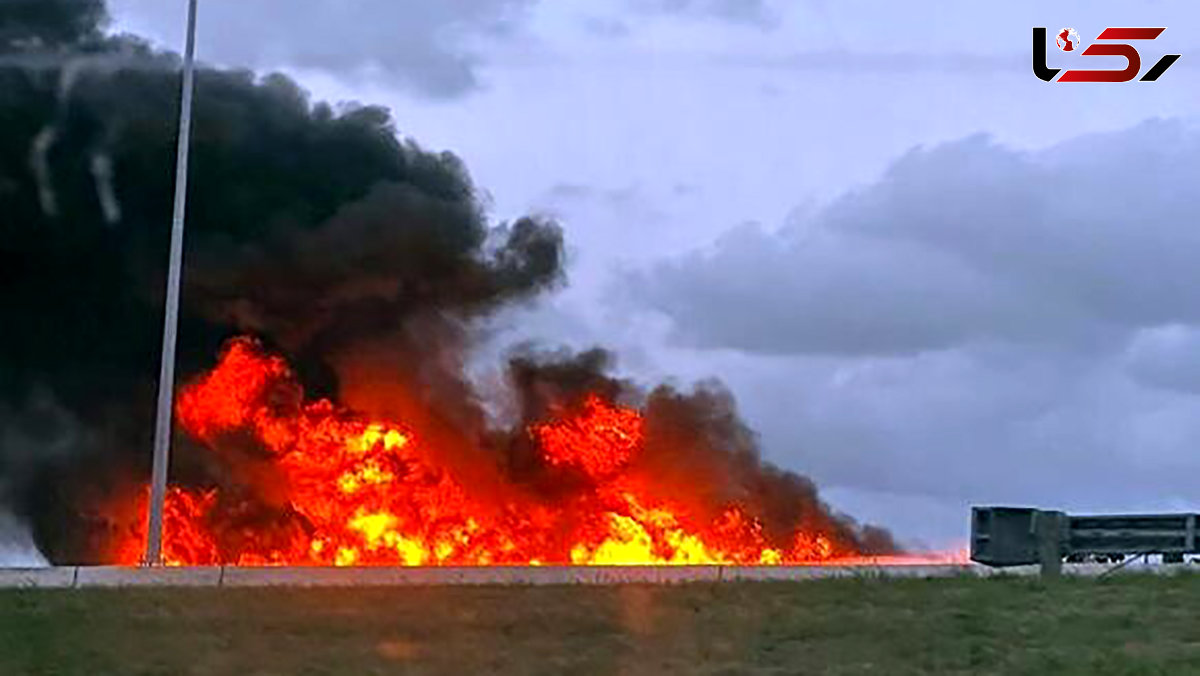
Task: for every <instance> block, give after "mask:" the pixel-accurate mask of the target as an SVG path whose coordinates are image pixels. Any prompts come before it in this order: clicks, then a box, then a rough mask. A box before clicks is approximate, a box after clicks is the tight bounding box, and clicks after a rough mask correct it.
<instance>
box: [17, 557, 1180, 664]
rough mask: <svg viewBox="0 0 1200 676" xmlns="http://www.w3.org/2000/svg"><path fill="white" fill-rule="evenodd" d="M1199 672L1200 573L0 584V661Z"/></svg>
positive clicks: (21, 662) (18, 662)
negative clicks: (423, 584) (721, 580)
mask: <svg viewBox="0 0 1200 676" xmlns="http://www.w3.org/2000/svg"><path fill="white" fill-rule="evenodd" d="M1169 671H1173V672H1175V673H1198V672H1200V576H1192V575H1181V576H1176V577H1161V578H1160V577H1156V576H1150V575H1136V576H1125V577H1116V578H1112V579H1108V580H1095V579H1066V580H1062V581H1060V582H1056V583H1053V584H1044V583H1041V582H1039V581H1037V580H1036V579H1026V578H996V579H985V580H980V579H968V578H962V579H948V580H947V579H943V580H866V579H862V580H826V581H816V582H802V583H757V584H754V583H746V584H724V585H709V584H703V585H687V586H677V587H657V586H648V585H631V586H626V587H478V588H471V587H451V588H395V587H393V588H358V589H329V588H326V589H192V590H189V589H129V590H74V591H73V590H40V591H39V590H7V591H0V674H3V675H4V676H16V675H23V674H36V675H42V674H45V675H50V674H80V675H84V674H86V675H88V676H92V675H97V674H162V675H164V676H165V675H171V676H175V675H177V674H179V675H184V674H195V675H205V676H207V675H210V674H222V675H224V674H232V675H235V676H251V675H256V674H263V675H266V674H313V675H317V674H352V675H354V676H359V675H368V674H454V675H456V676H457V675H459V674H462V675H470V674H492V673H497V674H573V675H574V674H606V675H610V674H611V675H617V674H689V675H690V674H730V675H733V674H806V673H830V674H889V675H891V674H926V673H958V674H992V673H1005V674H1008V673H1012V674H1062V673H1078V674H1157V673H1167V672H1169Z"/></svg>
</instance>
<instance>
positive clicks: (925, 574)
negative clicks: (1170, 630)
mask: <svg viewBox="0 0 1200 676" xmlns="http://www.w3.org/2000/svg"><path fill="white" fill-rule="evenodd" d="M1190 569H1191V568H1190V567H1189V566H1187V565H1186V564H1180V565H1156V566H1130V567H1128V568H1124V569H1122V570H1121V571H1119V572H1120V573H1121V574H1136V573H1149V574H1159V575H1171V574H1175V573H1179V572H1183V571H1186V570H1190ZM1111 570H1112V567H1111V566H1106V565H1100V564H1078V565H1076V564H1068V565H1066V566H1064V567H1063V573H1064V574H1067V575H1078V576H1096V575H1100V574H1104V573H1106V572H1109V571H1111ZM1037 573H1038V567H1037V566H1018V567H1015V568H988V567H986V566H980V565H976V564H963V563H950V564H909V565H841V566H491V567H471V568H449V567H447V568H406V567H382V566H380V567H361V568H358V567H351V568H322V567H261V568H256V567H237V566H228V567H219V566H213V567H186V568H183V567H181V568H175V567H166V568H136V567H125V566H79V567H74V566H64V567H51V568H24V569H22V568H9V569H5V568H0V588H26V587H28V588H82V587H339V586H358V587H363V586H367V587H369V586H381V587H393V586H461V585H620V584H684V583H694V582H713V583H717V582H743V581H744V582H753V581H797V582H798V581H803V580H817V579H827V578H846V577H870V578H944V577H956V576H976V577H987V576H993V575H1020V576H1028V575H1036V574H1037Z"/></svg>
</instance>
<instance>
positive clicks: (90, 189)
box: [0, 0, 893, 562]
mask: <svg viewBox="0 0 1200 676" xmlns="http://www.w3.org/2000/svg"><path fill="white" fill-rule="evenodd" d="M104 16H105V15H104V7H103V4H102V2H101V0H0V318H2V326H3V330H0V512H4V511H11V512H12V513H14V514H15V515H17V517H18V518H20V519H22V520H24V521H25V522H26V523H28V524H30V525H31V527H32V530H33V533H34V537H35V540H36V542H37V544H38V546H39V547H40V548H41V550H42V552H43V553H44V554H45V555H46V556H47V557H48V558H49V559H50V560H52V561H56V562H95V561H96V560H97V559H98V558H99V557H101V552H103V551H104V548H105V541H106V539H109V538H111V536H112V532H111V529H112V527H113V526H112V524H113V521H114V516H113V515H112V514H109V513H106V511H105V510H106V509H107V508H108V506H111V505H112V504H113V498H114V496H119V495H128V494H129V493H130V491H137V490H138V489H139V487H140V486H141V485H142V484H143V483H144V481H145V480H146V477H147V476H148V471H149V457H150V452H149V449H150V441H151V434H152V429H153V424H152V412H153V396H154V392H155V386H156V383H155V377H156V374H157V360H158V357H159V341H160V330H161V322H162V305H163V296H164V293H163V286H164V279H165V269H164V266H165V260H166V250H167V245H168V236H169V227H168V225H169V222H170V214H171V196H172V186H173V180H174V176H173V166H174V164H173V154H174V144H175V134H176V129H175V115H176V114H177V105H178V88H179V77H178V66H179V62H178V58H177V57H176V56H175V55H173V54H170V53H163V52H156V51H155V50H153V49H151V48H150V47H148V46H147V45H146V44H145V43H143V42H141V41H139V40H138V39H136V38H133V37H128V36H121V37H111V36H107V35H105V33H104V32H103V30H102V28H103V21H104ZM397 132H398V130H397V129H396V128H395V127H394V124H393V121H392V119H391V118H390V116H389V114H388V112H387V111H385V110H384V109H381V108H377V107H372V106H362V105H357V104H348V105H342V106H337V107H335V106H331V105H329V104H326V103H313V102H311V101H310V100H309V98H308V96H307V94H306V93H305V92H304V91H303V90H301V89H300V88H299V87H298V86H297V85H296V84H295V83H293V82H292V81H290V80H288V79H287V78H285V77H283V76H280V75H270V76H266V77H257V76H256V75H254V74H253V73H249V72H245V71H238V70H217V69H212V68H202V69H201V70H200V71H199V73H198V76H197V98H196V109H195V127H194V132H193V134H194V135H193V150H192V166H193V170H192V176H191V191H190V195H189V208H188V214H187V218H188V222H187V228H188V234H187V241H186V247H185V261H186V264H185V272H184V289H183V309H182V316H181V326H180V344H179V377H180V380H181V381H183V380H186V379H189V378H191V377H192V376H194V375H195V374H197V373H198V372H200V371H202V370H204V369H206V368H209V367H211V365H212V363H213V359H214V357H215V355H216V354H218V352H219V351H220V348H221V346H222V344H223V343H225V341H226V340H228V339H229V338H230V337H232V336H235V335H239V334H253V335H255V336H257V337H258V338H259V339H260V340H262V341H263V342H264V343H266V344H267V345H268V346H269V347H270V348H271V349H274V350H277V351H279V352H281V353H283V354H286V355H287V356H288V358H289V361H290V362H291V363H292V364H293V365H294V367H295V368H296V369H297V371H298V375H299V377H300V378H301V379H302V380H303V382H304V385H305V387H306V388H307V390H308V391H309V392H310V393H312V394H314V395H319V396H328V397H334V398H337V399H339V400H341V401H342V402H344V403H346V404H349V405H350V406H352V407H355V408H358V409H359V410H363V411H364V412H366V413H369V414H378V415H395V416H403V419H405V420H407V421H411V424H412V425H413V426H414V427H417V428H419V429H421V430H422V432H423V433H424V434H425V436H426V437H427V438H431V439H432V440H434V441H435V442H437V444H436V445H437V446H438V447H439V448H444V449H446V450H445V453H446V455H447V458H446V460H447V462H448V463H451V466H452V467H455V469H456V470H457V471H460V472H462V473H464V474H466V475H468V476H469V474H470V473H471V472H479V474H480V485H481V486H484V485H486V483H487V481H489V479H488V477H490V476H492V475H493V474H495V473H496V472H497V471H498V472H499V473H501V474H503V475H504V476H508V477H514V478H516V479H517V480H518V481H519V482H521V483H523V484H524V485H528V486H530V487H533V488H534V489H535V490H546V491H553V490H555V488H554V487H555V486H556V485H557V484H558V483H560V482H562V481H570V480H576V481H582V480H585V478H580V477H574V478H571V477H562V476H557V477H556V476H548V475H546V473H545V470H544V468H541V469H539V468H538V467H537V466H536V463H533V462H531V461H530V451H529V449H528V448H526V447H525V445H527V444H528V443H529V442H528V435H522V434H517V433H513V432H497V431H495V430H491V429H489V426H488V423H487V417H486V416H485V414H484V409H483V407H482V406H481V405H480V403H479V402H478V401H477V398H476V395H475V393H474V392H473V391H472V389H471V387H470V386H469V384H468V383H467V380H466V377H465V376H464V368H463V365H464V363H465V361H466V359H467V355H468V352H469V350H470V348H471V346H472V341H473V339H474V338H475V337H476V336H475V331H474V330H473V327H474V325H475V323H476V320H478V319H479V318H481V317H484V316H486V315H488V314H489V313H493V312H495V311H496V310H498V309H500V308H503V307H505V306H506V305H508V304H511V303H515V302H522V301H527V300H530V299H533V298H535V297H536V296H537V295H538V294H540V293H542V292H544V291H546V290H548V289H551V288H553V287H554V286H555V285H557V284H559V283H561V282H562V280H563V270H562V265H563V255H562V237H561V233H560V230H559V228H558V226H557V225H556V224H555V223H553V222H547V221H543V220H539V219H535V218H523V219H519V220H517V221H515V222H512V223H504V224H499V225H490V224H489V223H488V221H487V218H486V215H485V214H484V212H483V208H482V206H481V204H480V201H479V200H478V199H477V194H476V190H475V188H474V186H473V185H472V184H471V181H470V179H469V177H468V175H467V173H466V170H465V169H464V167H463V166H462V164H461V163H460V161H459V160H458V159H457V158H456V157H454V156H453V155H451V154H449V153H433V152H429V151H426V150H424V149H422V148H420V147H419V146H417V145H416V144H415V143H414V142H411V141H403V140H398V133H397ZM607 367H608V357H607V356H606V355H605V354H604V353H603V352H600V351H596V352H589V353H585V354H581V355H562V356H556V357H552V358H547V357H546V356H544V355H542V356H538V355H535V354H522V355H519V356H515V357H514V358H513V359H512V362H511V368H510V374H511V380H512V384H513V386H514V388H513V389H514V391H515V392H516V395H517V396H518V398H519V400H520V406H519V408H520V412H521V416H520V417H521V419H522V422H520V423H518V427H516V428H514V429H520V427H519V425H521V424H524V422H525V421H529V420H537V419H540V418H541V417H543V416H544V415H545V414H546V413H547V411H548V410H550V409H551V408H552V407H555V406H559V407H561V406H570V405H572V402H573V401H575V400H578V398H579V397H580V396H582V393H583V392H596V393H600V394H602V395H604V396H607V397H611V398H614V399H617V398H627V399H628V398H635V399H639V400H640V403H641V404H642V405H644V406H645V410H646V415H647V426H648V432H647V433H648V441H647V444H648V446H647V447H648V451H647V453H646V454H645V457H644V458H642V459H641V460H639V462H643V463H645V468H644V471H646V472H654V473H657V474H659V475H661V476H662V477H663V478H664V486H669V487H672V488H671V490H673V491H676V492H677V493H678V496H679V497H681V498H684V499H689V500H694V501H697V502H698V503H704V504H708V503H709V501H710V500H728V499H738V500H744V501H747V502H748V503H750V504H753V505H755V506H756V511H757V512H760V513H761V514H762V515H763V517H764V524H765V527H766V528H768V529H771V528H778V529H784V528H787V527H794V526H795V524H797V523H802V522H804V520H806V519H808V520H819V521H821V522H822V523H823V524H827V525H830V526H831V528H833V529H834V530H836V531H837V532H838V533H840V534H841V537H842V538H844V541H845V542H847V543H850V544H851V545H852V546H853V547H855V548H857V549H860V550H864V549H865V550H874V551H883V550H889V549H892V548H893V545H892V544H891V541H890V539H889V538H888V537H887V536H886V534H882V533H879V532H876V531H874V530H870V529H860V528H858V527H857V526H855V525H854V524H853V523H852V522H850V521H848V520H845V519H841V518H840V517H836V516H834V515H832V514H830V513H829V511H828V510H827V509H825V508H824V506H823V505H821V503H820V502H819V501H818V499H817V495H816V491H815V489H814V488H813V486H812V484H811V483H810V482H808V481H807V480H806V479H803V478H801V477H798V476H796V475H793V474H789V473H786V472H781V471H778V470H775V469H772V468H769V467H765V468H764V466H763V465H762V463H761V462H760V461H759V457H758V452H757V449H756V447H755V442H754V438H753V435H752V434H751V433H750V431H749V430H747V429H746V428H745V427H744V426H743V425H742V423H741V422H739V421H738V419H737V417H736V415H735V413H734V407H733V403H732V400H731V399H730V398H729V396H728V394H726V393H725V392H724V391H723V390H722V389H720V388H719V387H718V386H704V387H701V388H700V389H698V390H697V391H695V392H693V393H681V392H678V391H674V390H671V389H669V388H660V389H657V390H654V391H651V392H648V393H641V392H638V391H637V389H636V388H634V387H633V386H632V385H630V384H628V383H622V382H618V381H616V380H613V379H612V378H610V377H608V376H607V375H605V373H606V369H607ZM176 447H177V449H178V450H177V453H176V458H175V464H174V466H173V468H172V480H173V481H176V482H182V483H185V484H194V485H213V484H221V483H222V482H229V481H236V480H237V477H236V476H234V475H231V474H230V473H229V472H227V471H225V470H223V469H222V468H220V467H214V466H213V464H212V462H210V461H207V460H205V459H204V458H203V457H202V456H201V455H200V454H198V453H195V452H194V451H195V442H194V441H191V440H188V439H186V438H179V439H178V440H177V445H176ZM480 468H486V469H480ZM698 487H699V488H698ZM697 490H701V491H718V492H720V493H721V495H714V496H697V495H696V494H695V491H697Z"/></svg>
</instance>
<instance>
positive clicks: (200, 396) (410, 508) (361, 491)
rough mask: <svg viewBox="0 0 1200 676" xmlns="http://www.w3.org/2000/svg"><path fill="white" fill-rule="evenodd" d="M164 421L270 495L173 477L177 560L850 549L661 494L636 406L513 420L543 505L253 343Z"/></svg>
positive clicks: (614, 558)
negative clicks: (315, 394)
mask: <svg viewBox="0 0 1200 676" xmlns="http://www.w3.org/2000/svg"><path fill="white" fill-rule="evenodd" d="M176 414H177V419H178V421H179V423H180V425H181V426H182V428H183V429H184V430H185V431H186V432H187V433H188V435H189V436H191V437H192V438H193V439H194V440H195V441H197V442H198V443H199V444H200V445H201V446H203V447H204V448H208V449H216V448H219V447H236V448H239V449H242V452H243V453H244V454H246V456H248V457H253V458H256V461H257V462H258V464H259V465H260V466H261V467H260V470H258V471H259V472H260V474H266V475H268V476H269V477H270V483H271V485H272V486H273V487H274V489H273V490H274V495H273V496H272V497H271V500H270V505H269V510H268V511H270V513H271V514H272V515H273V517H272V518H269V519H264V518H263V516H262V512H263V506H262V498H261V494H256V497H255V499H254V500H253V501H251V500H249V499H247V498H246V496H245V495H242V494H240V493H239V491H237V490H235V489H230V488H228V487H227V486H223V487H220V488H218V487H209V488H203V489H198V488H187V487H183V486H176V485H173V486H171V487H170V489H169V491H168V496H167V504H166V512H165V519H164V521H165V524H164V545H163V546H164V559H165V561H166V562H167V563H169V564H173V565H204V564H235V565H285V564H286V565H339V566H348V565H407V566H441V565H496V564H510V565H511V564H520V565H542V564H547V565H549V564H591V565H601V564H781V563H808V562H816V561H824V560H829V559H831V558H834V557H839V556H846V555H852V554H855V553H856V552H854V551H849V550H847V549H846V548H845V546H844V545H841V544H839V542H838V539H837V537H836V536H835V535H834V534H833V533H829V532H822V531H821V530H820V528H812V527H804V528H800V527H797V528H796V529H795V530H794V531H793V532H791V533H789V534H788V535H787V536H786V537H785V538H780V537H778V536H776V537H775V538H774V539H771V538H769V537H768V536H767V535H766V534H765V532H764V528H763V526H762V524H761V522H760V521H759V520H758V519H757V518H756V517H755V516H754V515H753V514H752V513H750V511H749V510H748V509H747V508H746V507H745V506H744V505H742V504H738V503H737V502H735V501H731V502H729V503H728V504H722V505H719V507H718V509H716V510H715V511H714V510H711V509H710V510H701V509H695V508H693V507H692V506H690V505H687V504H683V503H682V502H680V501H678V500H674V499H672V498H670V497H664V494H663V493H662V492H660V491H656V490H655V483H654V482H655V477H654V476H653V475H652V473H647V472H644V471H642V472H639V471H635V470H634V469H633V467H634V465H635V464H636V460H637V458H638V456H639V454H640V453H641V452H642V451H643V448H644V445H645V432H646V430H645V419H644V416H643V413H642V412H641V411H639V410H637V409H636V408H632V407H628V406H623V405H619V404H617V403H615V402H613V401H609V400H606V399H605V398H604V397H602V396H600V395H598V394H590V395H587V396H585V397H583V398H582V399H581V400H580V401H577V402H570V403H567V404H564V406H563V407H562V408H561V410H560V411H558V413H557V414H556V415H554V416H553V417H551V418H550V419H546V420H542V421H540V422H537V423H535V424H531V425H528V427H527V428H526V429H525V433H526V434H528V435H529V442H530V443H531V444H533V448H535V449H536V461H537V462H539V463H542V464H543V465H544V466H545V467H547V468H553V469H554V470H555V471H559V472H561V473H562V474H561V476H564V477H571V480H570V481H567V482H566V483H567V485H565V486H564V487H563V488H562V490H557V491H555V492H554V496H553V497H552V498H547V497H540V498H539V497H538V496H536V495H531V494H529V493H530V492H528V491H527V492H526V493H522V491H521V489H520V486H518V485H514V486H511V487H509V489H508V490H506V491H504V492H500V494H499V495H497V491H495V490H492V489H490V488H489V489H481V488H479V487H477V486H475V485H474V484H473V483H472V481H471V480H470V479H467V478H465V477H463V476H459V475H458V474H461V473H456V472H455V471H454V470H453V469H452V468H451V467H449V466H446V464H445V463H440V462H439V461H438V456H437V455H436V454H435V453H431V452H430V451H431V449H430V448H429V447H428V446H426V445H425V442H423V440H422V436H421V435H420V434H419V433H418V431H416V430H413V429H410V428H409V427H406V426H405V424H403V423H402V422H396V421H385V420H370V419H366V418H364V417H363V416H360V415H357V414H355V413H354V412H352V411H349V410H345V409H343V408H340V407H338V406H336V405H335V404H333V403H331V402H330V401H328V400H324V399H322V400H317V401H306V400H305V396H304V392H303V390H302V388H301V387H300V385H299V383H298V380H297V378H296V377H295V375H294V374H293V373H292V371H291V369H290V368H289V366H288V365H287V363H286V362H285V361H284V360H283V359H282V358H280V357H278V356H275V355H272V354H269V353H268V352H267V351H266V350H265V349H264V348H263V347H262V346H261V345H259V344H258V343H257V342H256V341H254V340H252V339H249V338H239V339H236V340H234V341H232V342H231V343H230V344H229V345H228V346H227V347H226V349H225V351H224V353H223V355H222V356H221V359H220V362H219V364H218V365H217V366H216V368H215V369H214V370H212V371H211V372H209V373H207V374H206V375H204V376H202V377H200V378H198V379H196V380H195V381H193V382H191V383H190V384H189V385H187V386H186V387H184V388H183V389H182V391H181V393H180V396H179V400H178V406H177V409H176ZM233 485H236V482H233ZM147 494H148V491H143V494H142V496H143V497H142V502H143V504H144V503H145V500H146V497H145V496H146V495H147ZM250 503H253V504H254V505H255V506H254V508H253V510H251V509H250V508H249V507H247V505H249V504H250ZM144 535H145V533H144V526H143V527H142V530H140V531H138V532H131V533H130V534H129V535H128V537H127V538H125V540H124V541H123V542H122V543H121V545H120V547H119V551H118V553H117V556H118V558H119V560H120V561H121V562H122V563H125V564H136V563H137V562H138V560H139V558H140V556H141V553H142V546H143V542H144Z"/></svg>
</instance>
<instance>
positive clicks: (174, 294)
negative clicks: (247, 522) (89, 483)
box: [143, 0, 197, 566]
mask: <svg viewBox="0 0 1200 676" xmlns="http://www.w3.org/2000/svg"><path fill="white" fill-rule="evenodd" d="M196 4H197V0H188V22H187V48H186V49H185V50H184V53H183V93H182V97H181V99H182V100H181V102H180V107H179V147H178V150H177V155H176V165H175V212H174V215H173V218H172V220H171V258H170V262H169V265H168V268H167V306H166V317H165V319H164V320H163V342H162V363H161V365H160V368H159V372H158V409H157V417H156V419H155V424H154V469H153V470H152V473H151V478H150V510H149V511H150V514H149V517H148V523H147V528H146V557H145V559H144V560H143V563H144V564H145V565H147V566H154V565H158V564H160V563H162V527H163V503H164V502H165V500H166V496H167V466H168V464H169V462H170V455H171V422H172V415H171V414H172V409H173V404H174V393H175V344H176V339H177V337H178V336H177V334H178V328H179V280H180V276H181V275H180V268H181V267H182V265H183V219H184V213H185V208H186V205H187V181H188V147H189V143H190V140H191V131H192V90H193V89H194V79H195V57H196Z"/></svg>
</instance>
